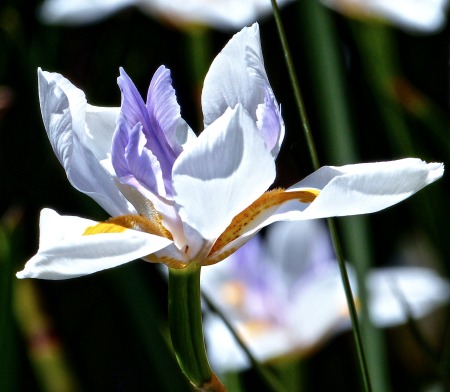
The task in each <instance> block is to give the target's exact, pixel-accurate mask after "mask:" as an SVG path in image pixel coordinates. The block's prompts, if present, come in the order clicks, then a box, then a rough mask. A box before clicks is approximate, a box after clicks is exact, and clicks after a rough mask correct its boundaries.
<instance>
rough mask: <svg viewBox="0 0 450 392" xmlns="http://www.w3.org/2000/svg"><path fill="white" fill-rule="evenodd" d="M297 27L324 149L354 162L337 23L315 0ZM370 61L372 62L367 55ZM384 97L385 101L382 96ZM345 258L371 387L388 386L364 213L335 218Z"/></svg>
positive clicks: (336, 161)
mask: <svg viewBox="0 0 450 392" xmlns="http://www.w3.org/2000/svg"><path fill="white" fill-rule="evenodd" d="M299 19H300V23H299V28H300V34H301V39H302V40H303V43H304V45H305V52H306V53H307V54H308V56H307V59H306V61H307V67H308V76H309V77H310V78H311V83H312V84H313V86H314V89H313V90H312V98H313V99H314V103H315V106H316V107H317V114H318V125H319V127H320V130H321V131H322V136H323V138H324V140H327V143H326V145H325V146H324V147H325V152H326V154H327V157H328V158H329V159H331V161H332V162H334V164H343V163H345V164H347V163H354V162H357V161H358V160H359V159H358V156H359V154H358V149H357V145H356V143H355V134H356V132H355V129H354V124H353V121H352V120H353V118H352V117H351V114H352V110H351V105H350V103H349V99H348V95H347V91H346V85H345V78H344V76H345V71H344V68H343V59H342V58H341V57H342V56H341V53H340V51H341V49H340V43H339V39H338V34H337V29H336V27H335V25H334V23H333V20H332V18H331V15H330V12H329V10H328V9H326V8H325V7H324V6H323V5H322V4H320V3H319V2H317V1H308V2H303V3H302V4H301V5H300V6H299ZM370 64H377V62H374V61H371V62H370ZM383 102H384V101H383ZM339 228H340V230H341V233H342V234H343V238H342V244H343V247H344V249H345V250H346V258H347V259H348V260H351V261H352V262H353V266H354V267H355V270H356V280H357V283H358V299H359V301H360V304H361V307H360V313H359V316H360V317H359V323H360V329H361V333H362V336H363V340H364V342H363V343H364V349H365V354H366V358H367V365H368V369H369V372H370V375H371V381H372V387H373V389H374V390H375V391H383V392H389V390H390V387H389V380H388V371H387V354H386V349H385V342H384V336H383V333H382V331H380V330H379V329H378V328H376V327H375V326H374V325H373V324H372V322H371V321H370V318H369V309H368V296H367V287H366V277H367V274H368V271H369V268H370V266H371V265H373V256H372V255H373V246H372V243H371V236H370V222H369V219H368V217H367V216H365V215H359V216H352V217H347V218H345V219H344V220H341V221H340V222H339Z"/></svg>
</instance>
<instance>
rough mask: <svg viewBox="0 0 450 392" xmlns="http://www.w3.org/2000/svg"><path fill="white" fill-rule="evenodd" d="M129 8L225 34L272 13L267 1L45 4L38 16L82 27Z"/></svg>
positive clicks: (49, 0)
mask: <svg viewBox="0 0 450 392" xmlns="http://www.w3.org/2000/svg"><path fill="white" fill-rule="evenodd" d="M290 1H292V0H278V3H279V6H282V5H283V4H285V3H288V2H290ZM129 6H136V7H138V8H139V9H141V10H142V11H143V12H145V13H148V14H149V15H152V16H155V17H157V18H160V19H166V20H168V21H169V22H172V23H174V24H176V25H179V26H183V25H193V24H201V25H207V26H211V27H214V28H218V29H224V30H227V29H233V30H238V29H241V28H242V27H244V26H246V25H249V24H251V23H253V22H255V21H256V20H258V19H260V18H262V17H265V16H268V15H270V14H271V13H272V5H271V2H270V0H246V1H242V0H213V1H211V0H46V1H45V2H44V4H43V6H42V8H41V11H40V15H41V18H42V19H43V20H44V21H45V22H47V23H60V24H69V25H81V24H86V23H92V22H97V21H99V20H101V19H104V18H106V17H108V16H110V15H111V14H113V13H115V12H117V11H119V10H121V9H123V8H126V7H129Z"/></svg>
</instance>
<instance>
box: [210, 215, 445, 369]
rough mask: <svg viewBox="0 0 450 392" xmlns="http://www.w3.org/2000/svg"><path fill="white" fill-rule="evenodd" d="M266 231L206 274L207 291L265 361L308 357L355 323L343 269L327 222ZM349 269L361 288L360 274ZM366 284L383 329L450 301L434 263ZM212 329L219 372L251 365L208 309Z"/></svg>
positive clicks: (383, 273) (394, 270)
mask: <svg viewBox="0 0 450 392" xmlns="http://www.w3.org/2000/svg"><path fill="white" fill-rule="evenodd" d="M266 234H267V236H266V237H265V238H266V241H265V242H263V240H262V239H261V238H259V237H258V236H255V237H254V238H253V239H252V240H251V241H249V242H248V243H247V244H246V245H245V246H243V247H242V248H240V249H239V250H238V251H237V252H236V253H234V254H233V255H232V256H230V258H228V259H227V260H224V261H223V262H222V263H220V264H217V265H214V266H211V267H209V268H205V269H203V274H202V288H203V291H204V292H205V293H206V294H207V295H208V297H209V298H210V300H211V301H213V303H214V305H215V306H216V307H218V308H219V309H220V310H221V311H222V312H223V313H224V315H225V316H226V317H227V319H228V321H230V322H231V324H232V325H233V327H234V328H235V330H236V331H237V333H238V334H239V335H240V337H241V338H242V339H243V341H244V343H245V344H246V346H247V347H248V348H249V350H250V352H251V353H252V354H253V355H254V356H255V357H256V359H257V360H259V361H261V362H264V361H269V360H272V359H275V358H277V357H282V356H287V355H298V356H302V355H307V354H308V353H310V352H311V351H313V350H315V349H317V348H318V347H319V346H320V345H321V344H324V343H325V342H326V340H327V339H329V338H330V337H332V336H334V335H336V334H337V333H339V332H341V331H343V330H345V329H349V328H351V323H350V317H349V313H348V308H347V301H346V297H345V293H344V288H343V286H342V280H341V275H340V272H339V268H338V265H337V262H336V260H335V259H334V254H333V250H332V247H331V242H330V240H329V238H328V233H327V231H326V229H325V226H324V225H322V222H319V221H304V222H278V223H276V224H274V225H272V226H270V227H269V228H268V231H267V233H266ZM347 268H348V269H349V273H350V280H351V283H352V291H353V292H354V294H355V293H356V292H357V287H356V284H355V277H354V274H353V271H352V269H351V268H350V266H348V267H347ZM366 282H367V290H368V296H369V302H368V310H369V314H370V317H371V320H372V322H373V323H374V325H375V326H377V327H390V326H395V325H400V324H404V323H406V321H407V319H408V316H409V312H411V316H412V317H414V318H416V319H418V318H421V317H424V316H425V315H427V314H429V313H430V312H432V311H433V310H434V309H436V308H437V307H438V306H441V305H443V304H444V303H446V302H448V301H449V300H450V284H449V283H448V282H447V281H446V280H444V279H443V278H441V277H439V276H438V275H437V274H436V273H435V272H434V271H432V270H430V269H427V268H419V267H387V268H376V269H372V270H370V271H369V273H368V276H367V278H366ZM403 301H405V302H406V303H407V306H408V309H407V308H406V307H405V304H404V302H403ZM205 334H206V339H207V342H208V351H209V358H210V360H211V363H212V365H213V366H214V367H215V368H216V369H217V370H218V371H221V372H226V371H232V370H239V369H243V368H246V367H248V366H249V365H250V363H249V361H248V359H247V357H246V355H245V354H244V353H243V351H242V350H241V349H240V347H239V346H238V344H237V343H236V341H235V340H234V338H233V336H232V335H231V333H230V331H229V330H228V329H227V327H226V326H225V325H224V323H223V322H222V321H221V320H220V319H219V317H218V316H216V315H214V314H213V313H211V312H207V313H206V317H205Z"/></svg>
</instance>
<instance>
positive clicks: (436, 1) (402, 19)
mask: <svg viewBox="0 0 450 392" xmlns="http://www.w3.org/2000/svg"><path fill="white" fill-rule="evenodd" d="M321 1H322V3H324V4H325V5H326V6H328V7H330V8H332V9H334V10H336V11H339V12H341V13H342V14H345V15H348V16H350V17H359V18H368V19H374V20H375V19H381V20H385V21H387V22H390V23H392V24H394V25H397V26H399V27H401V28H404V29H405V30H408V31H411V32H416V33H420V32H421V33H433V32H436V31H438V30H441V29H442V28H443V26H444V25H445V22H446V8H447V5H448V0H394V1H390V0H321Z"/></svg>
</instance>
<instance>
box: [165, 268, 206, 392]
mask: <svg viewBox="0 0 450 392" xmlns="http://www.w3.org/2000/svg"><path fill="white" fill-rule="evenodd" d="M169 327H170V335H171V338H172V344H173V348H174V350H175V354H176V357H177V360H178V364H179V365H180V367H181V370H182V371H183V373H184V374H185V376H186V377H187V378H188V379H189V381H190V382H191V383H192V384H193V385H194V386H196V387H197V388H201V387H202V386H203V385H205V384H207V383H208V382H209V381H210V380H211V378H212V371H211V368H210V366H209V363H208V358H207V356H206V349H205V342H204V338H203V327H202V309H201V302H200V267H199V266H197V265H194V264H193V265H190V266H189V267H187V268H185V269H172V268H169Z"/></svg>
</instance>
